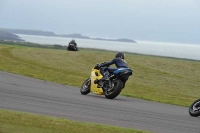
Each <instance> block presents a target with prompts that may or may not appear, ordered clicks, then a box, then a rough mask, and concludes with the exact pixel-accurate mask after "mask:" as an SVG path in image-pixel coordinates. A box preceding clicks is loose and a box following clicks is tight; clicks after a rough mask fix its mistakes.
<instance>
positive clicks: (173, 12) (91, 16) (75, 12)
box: [0, 0, 200, 44]
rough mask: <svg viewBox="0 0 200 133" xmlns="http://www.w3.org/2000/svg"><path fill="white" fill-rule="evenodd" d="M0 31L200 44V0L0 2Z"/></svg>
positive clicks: (32, 0) (43, 0)
mask: <svg viewBox="0 0 200 133" xmlns="http://www.w3.org/2000/svg"><path fill="white" fill-rule="evenodd" d="M0 28H13V29H33V30H44V31H52V32H54V33H58V34H59V33H64V34H71V33H81V34H82V35H86V36H90V37H103V38H129V39H133V40H145V41H164V42H181V43H198V44H200V0H0Z"/></svg>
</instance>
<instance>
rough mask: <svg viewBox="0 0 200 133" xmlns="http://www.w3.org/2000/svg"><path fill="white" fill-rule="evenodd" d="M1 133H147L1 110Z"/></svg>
mask: <svg viewBox="0 0 200 133" xmlns="http://www.w3.org/2000/svg"><path fill="white" fill-rule="evenodd" d="M0 133H147V132H144V131H138V130H133V129H128V128H119V127H114V126H106V125H98V124H91V123H82V122H76V121H69V120H66V119H63V118H55V117H47V116H41V115H35V114H28V113H20V112H14V111H7V110H0Z"/></svg>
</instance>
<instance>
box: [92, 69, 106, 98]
mask: <svg viewBox="0 0 200 133" xmlns="http://www.w3.org/2000/svg"><path fill="white" fill-rule="evenodd" d="M102 77H103V76H102V75H101V74H100V71H99V70H96V69H93V70H92V72H91V86H90V91H91V92H92V93H94V94H97V95H103V89H102V88H98V87H97V86H98V84H94V81H95V80H96V79H98V80H100V79H101V78H102Z"/></svg>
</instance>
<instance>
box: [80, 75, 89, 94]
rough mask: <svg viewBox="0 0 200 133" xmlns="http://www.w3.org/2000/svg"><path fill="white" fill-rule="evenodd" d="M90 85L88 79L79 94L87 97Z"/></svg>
mask: <svg viewBox="0 0 200 133" xmlns="http://www.w3.org/2000/svg"><path fill="white" fill-rule="evenodd" d="M90 85H91V79H90V78H88V79H87V80H86V81H85V82H84V83H83V84H82V86H81V89H80V92H81V94H83V95H87V94H88V93H90Z"/></svg>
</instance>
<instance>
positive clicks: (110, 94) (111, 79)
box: [80, 64, 132, 99]
mask: <svg viewBox="0 0 200 133" xmlns="http://www.w3.org/2000/svg"><path fill="white" fill-rule="evenodd" d="M97 66H98V64H97V65H96V66H95V67H94V68H92V71H91V77H90V78H88V79H87V80H86V81H85V82H84V83H83V84H82V86H81V89H80V92H81V94H83V95H87V94H88V93H90V92H92V93H94V94H97V95H104V96H105V97H106V98H107V99H114V98H115V97H117V96H118V95H119V94H120V92H121V90H122V89H123V87H124V86H123V81H124V78H127V77H129V76H130V75H132V70H131V69H130V68H109V67H102V68H100V69H99V68H97ZM105 68H106V69H110V71H109V76H108V78H107V79H106V80H101V79H102V77H103V75H102V73H101V69H105ZM96 81H98V82H96Z"/></svg>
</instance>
